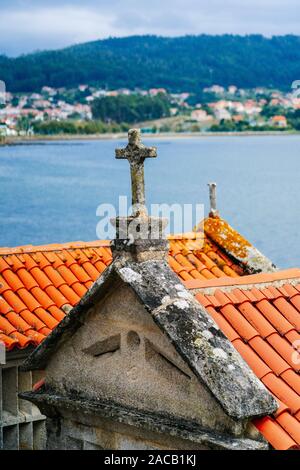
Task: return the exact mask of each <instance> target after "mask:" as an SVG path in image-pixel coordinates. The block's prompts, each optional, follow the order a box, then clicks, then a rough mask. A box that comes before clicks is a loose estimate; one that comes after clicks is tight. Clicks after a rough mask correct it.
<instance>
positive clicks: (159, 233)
mask: <svg viewBox="0 0 300 470" xmlns="http://www.w3.org/2000/svg"><path fill="white" fill-rule="evenodd" d="M156 156H157V152H156V148H155V147H146V146H145V145H143V144H142V142H141V134H140V130H139V129H130V131H129V132H128V144H127V146H126V147H125V148H122V149H116V158H120V159H125V160H128V161H129V164H130V172H131V187H132V205H133V213H132V215H130V216H127V217H117V218H116V219H113V220H112V221H111V222H112V224H113V225H114V226H115V228H116V238H115V240H113V242H112V245H111V247H112V252H113V257H114V258H118V259H120V260H123V261H124V260H126V259H127V260H129V259H130V260H134V261H136V262H140V261H146V260H153V259H166V258H167V254H168V243H167V240H166V236H165V233H164V231H165V227H166V226H167V224H168V221H167V220H166V219H164V218H161V217H148V212H147V209H146V206H145V183H144V161H145V159H146V158H155V157H156Z"/></svg>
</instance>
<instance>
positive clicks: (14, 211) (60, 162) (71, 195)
mask: <svg viewBox="0 0 300 470" xmlns="http://www.w3.org/2000/svg"><path fill="white" fill-rule="evenodd" d="M149 142H151V145H156V146H157V147H158V151H159V158H158V159H156V160H151V161H150V162H149V161H147V162H146V185H147V202H148V203H162V202H165V203H169V204H172V203H180V204H189V203H192V204H194V205H195V204H197V203H205V204H206V206H207V203H208V192H207V191H208V190H207V182H209V181H216V182H217V184H218V206H219V210H220V212H221V215H222V216H223V217H224V218H225V219H227V220H228V221H229V222H230V224H231V225H233V227H235V228H236V229H237V230H238V231H240V232H241V233H242V234H243V235H244V236H246V238H248V239H249V240H250V241H251V242H252V243H253V244H254V245H255V246H257V247H258V248H259V249H260V250H261V251H262V252H264V253H265V254H266V255H267V256H269V257H270V258H271V259H272V260H273V261H274V262H275V263H276V264H277V265H278V266H280V267H283V268H286V267H294V266H299V267H300V235H299V231H300V230H299V229H300V210H299V209H300V184H299V176H300V155H299V148H300V136H276V137H275V136H262V137H259V136H258V137H252V136H251V137H209V138H191V139H189V138H182V139H157V140H154V139H151V141H149ZM120 145H124V141H116V140H114V141H70V142H48V143H44V142H43V143H35V144H32V145H18V146H10V147H1V148H0V202H1V224H0V246H17V245H25V244H44V243H54V242H66V241H75V240H94V239H96V225H97V223H98V221H99V218H98V217H97V216H96V208H97V206H98V205H99V204H100V203H102V202H105V203H113V204H116V203H117V200H118V196H119V194H122V195H129V186H130V182H129V169H128V163H127V162H123V161H116V160H115V159H114V149H115V147H116V146H120ZM206 210H207V207H206Z"/></svg>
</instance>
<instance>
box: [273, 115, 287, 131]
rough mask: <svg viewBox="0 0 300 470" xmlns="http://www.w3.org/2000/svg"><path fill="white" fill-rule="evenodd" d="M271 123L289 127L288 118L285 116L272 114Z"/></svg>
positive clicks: (276, 125) (280, 126) (275, 125)
mask: <svg viewBox="0 0 300 470" xmlns="http://www.w3.org/2000/svg"><path fill="white" fill-rule="evenodd" d="M270 124H271V126H274V127H279V128H283V129H284V128H286V127H287V125H288V124H287V119H286V117H285V116H279V115H278V116H272V117H271V118H270Z"/></svg>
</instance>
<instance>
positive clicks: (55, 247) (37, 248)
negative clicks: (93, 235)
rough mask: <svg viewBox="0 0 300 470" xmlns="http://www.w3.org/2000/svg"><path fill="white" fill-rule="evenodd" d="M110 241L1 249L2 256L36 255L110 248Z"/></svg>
mask: <svg viewBox="0 0 300 470" xmlns="http://www.w3.org/2000/svg"><path fill="white" fill-rule="evenodd" d="M110 243H111V241H110V240H95V241H90V242H85V241H75V242H66V243H49V244H45V245H23V246H17V247H3V248H0V256H5V255H15V254H25V253H36V252H39V251H41V252H43V251H57V250H62V249H65V250H66V249H67V250H68V249H69V250H76V249H77V248H93V247H105V246H107V247H108V246H110Z"/></svg>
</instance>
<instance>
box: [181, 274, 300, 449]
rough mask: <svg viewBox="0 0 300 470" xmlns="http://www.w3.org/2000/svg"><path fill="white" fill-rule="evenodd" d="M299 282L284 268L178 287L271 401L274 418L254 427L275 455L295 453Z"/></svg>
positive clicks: (299, 405) (299, 419)
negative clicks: (221, 335)
mask: <svg viewBox="0 0 300 470" xmlns="http://www.w3.org/2000/svg"><path fill="white" fill-rule="evenodd" d="M299 280H300V270H299V269H290V270H286V271H281V272H274V273H261V274H254V275H250V276H243V277H239V278H229V277H227V278H226V277H224V278H221V279H211V280H197V281H196V280H194V281H186V282H185V283H184V284H185V286H186V287H188V288H189V289H192V290H194V291H195V297H196V299H197V300H198V301H199V302H200V303H201V304H202V305H203V306H204V307H205V308H206V310H207V312H208V313H209V314H210V315H211V316H212V318H213V319H214V320H215V322H216V323H217V324H218V326H219V327H220V328H221V330H222V331H223V333H224V334H225V335H226V336H227V337H228V338H229V340H230V341H231V342H232V344H233V346H234V347H235V348H236V349H237V351H239V353H240V354H241V356H242V357H243V359H244V360H245V361H246V362H247V363H248V365H249V366H250V368H251V369H252V370H253V372H254V373H255V374H256V375H257V377H258V378H259V379H260V380H261V381H262V382H263V384H264V385H265V386H266V387H267V388H268V389H269V391H270V392H271V393H272V394H273V395H274V396H275V397H276V398H277V400H278V404H279V409H278V410H277V412H276V413H275V414H274V416H269V417H264V418H260V419H255V420H254V424H255V425H256V427H257V428H258V429H259V431H260V432H261V433H262V434H263V435H264V437H265V438H266V439H267V440H268V441H269V442H270V444H271V445H272V446H273V447H274V448H275V449H280V450H283V449H292V448H299V449H300V375H299V372H300V353H298V351H299V348H300V305H299V303H298V300H299V297H298V296H299V290H298V288H299V289H300V284H299ZM295 299H297V302H293V300H295ZM297 348H298V351H297Z"/></svg>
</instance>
